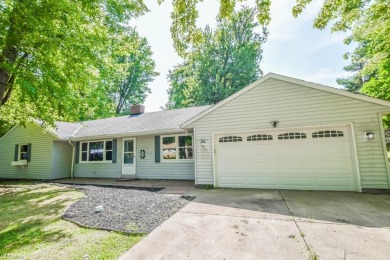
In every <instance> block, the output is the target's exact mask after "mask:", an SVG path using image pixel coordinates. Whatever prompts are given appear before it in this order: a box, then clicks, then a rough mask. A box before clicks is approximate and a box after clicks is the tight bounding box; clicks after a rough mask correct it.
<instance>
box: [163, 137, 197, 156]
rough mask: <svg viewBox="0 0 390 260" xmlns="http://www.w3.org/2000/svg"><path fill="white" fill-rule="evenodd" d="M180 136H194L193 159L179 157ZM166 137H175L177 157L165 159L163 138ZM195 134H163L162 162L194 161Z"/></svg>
mask: <svg viewBox="0 0 390 260" xmlns="http://www.w3.org/2000/svg"><path fill="white" fill-rule="evenodd" d="M179 136H191V137H192V159H179ZM164 137H175V141H176V159H164V155H163V139H164ZM194 147H195V146H194V135H193V134H172V135H161V136H160V162H164V163H165V162H174V163H177V162H193V161H194V157H195V154H194V150H195V148H194Z"/></svg>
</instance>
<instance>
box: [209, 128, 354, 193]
mask: <svg viewBox="0 0 390 260" xmlns="http://www.w3.org/2000/svg"><path fill="white" fill-rule="evenodd" d="M352 140H353V138H352V136H351V127H350V126H349V125H345V126H338V127H334V126H332V127H311V128H301V129H280V130H279V129H277V128H274V129H268V130H265V131H247V132H237V133H223V134H215V135H214V149H215V151H214V172H215V175H214V176H215V177H214V178H215V184H216V186H218V187H237V188H275V189H305V190H351V191H356V190H358V187H359V185H358V183H357V180H358V176H357V174H356V173H357V171H356V166H355V164H356V163H355V152H354V144H353V141H352Z"/></svg>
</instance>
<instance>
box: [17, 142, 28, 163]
mask: <svg viewBox="0 0 390 260" xmlns="http://www.w3.org/2000/svg"><path fill="white" fill-rule="evenodd" d="M23 145H25V146H27V151H26V152H23V153H26V154H27V157H28V144H19V147H18V161H27V159H22V156H21V155H22V146H23Z"/></svg>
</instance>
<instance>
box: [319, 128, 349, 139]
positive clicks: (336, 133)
mask: <svg viewBox="0 0 390 260" xmlns="http://www.w3.org/2000/svg"><path fill="white" fill-rule="evenodd" d="M343 136H344V132H343V131H336V130H329V131H318V132H314V133H313V134H312V137H313V138H328V137H343Z"/></svg>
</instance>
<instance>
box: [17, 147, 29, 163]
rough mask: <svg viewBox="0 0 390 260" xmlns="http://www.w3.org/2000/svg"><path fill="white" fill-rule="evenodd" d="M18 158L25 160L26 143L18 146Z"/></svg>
mask: <svg viewBox="0 0 390 260" xmlns="http://www.w3.org/2000/svg"><path fill="white" fill-rule="evenodd" d="M19 147H20V148H19V149H20V150H19V160H27V159H28V145H27V144H22V145H20V146H19Z"/></svg>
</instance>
